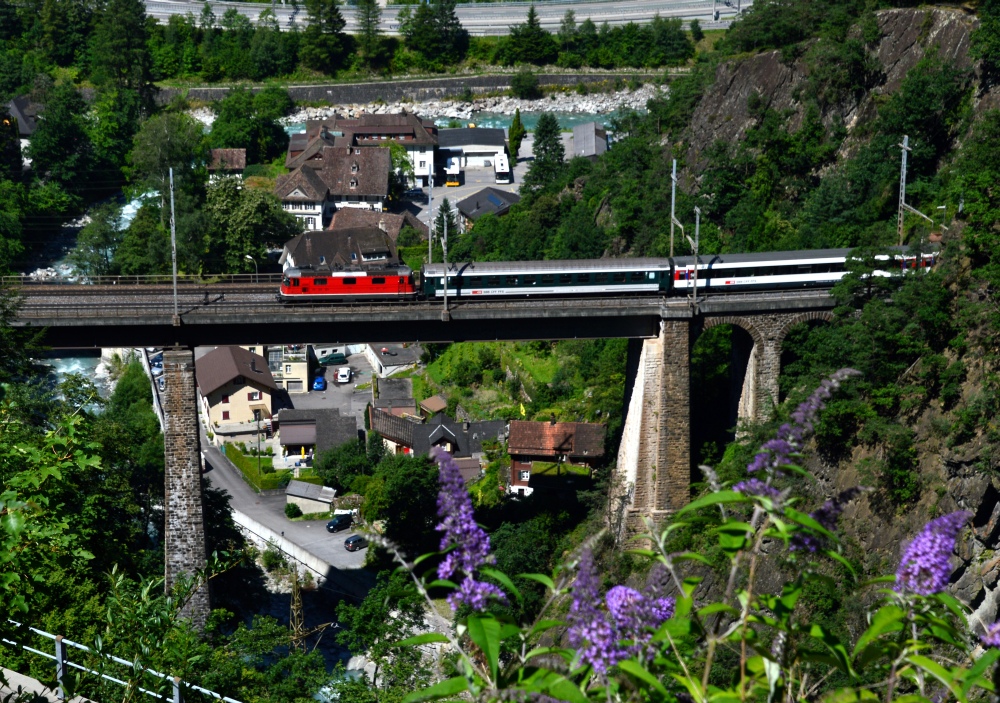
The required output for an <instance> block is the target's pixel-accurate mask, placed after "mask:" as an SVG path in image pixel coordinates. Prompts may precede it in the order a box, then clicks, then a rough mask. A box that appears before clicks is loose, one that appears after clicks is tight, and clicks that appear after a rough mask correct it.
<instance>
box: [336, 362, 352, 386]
mask: <svg viewBox="0 0 1000 703" xmlns="http://www.w3.org/2000/svg"><path fill="white" fill-rule="evenodd" d="M350 382H351V367H350V366H341V367H340V368H339V369H337V383H350Z"/></svg>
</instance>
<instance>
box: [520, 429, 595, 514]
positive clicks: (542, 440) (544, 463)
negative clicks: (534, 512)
mask: <svg viewBox="0 0 1000 703" xmlns="http://www.w3.org/2000/svg"><path fill="white" fill-rule="evenodd" d="M507 453H508V454H510V460H511V467H510V485H509V487H508V490H509V492H511V493H513V494H516V495H523V496H528V495H531V493H532V491H533V490H534V489H533V487H532V486H531V476H532V473H533V472H535V471H539V470H547V469H549V468H550V465H552V464H556V465H570V466H574V467H583V468H585V469H586V470H587V472H589V470H590V469H592V468H593V467H594V466H596V465H597V463H598V462H600V460H601V459H602V458H603V457H604V425H600V424H596V423H590V422H556V421H555V420H552V421H550V422H527V421H524V420H512V421H511V423H510V433H509V436H508V438H507Z"/></svg>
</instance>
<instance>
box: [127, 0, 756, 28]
mask: <svg viewBox="0 0 1000 703" xmlns="http://www.w3.org/2000/svg"><path fill="white" fill-rule="evenodd" d="M751 3H752V0H728V1H727V0H587V1H586V2H541V3H539V4H537V5H536V6H535V10H536V11H537V12H538V17H539V20H540V21H541V24H542V26H543V27H544V28H545V29H547V30H549V31H550V32H555V31H556V30H558V29H559V23H560V22H561V21H562V18H563V16H564V15H565V14H566V10H570V9H571V10H573V12H574V13H575V14H576V21H577V22H578V23H579V22H582V21H583V20H585V19H587V18H588V17H589V18H590V19H591V20H592V21H593V22H595V23H596V24H598V25H600V24H602V23H604V22H607V23H608V24H610V25H621V24H628V23H629V22H636V23H640V24H641V23H647V22H649V21H651V20H652V19H653V17H654V16H655V15H657V14H659V15H660V17H664V18H671V17H679V18H681V19H683V20H693V19H697V20H699V21H700V22H701V26H702V28H703V29H724V28H725V27H728V26H729V23H730V22H731V21H732V20H733V18H735V17H736V14H737V10H740V9H742V10H745V9H746V8H747V7H749V6H750V4H751ZM206 4H211V6H212V10H213V12H214V13H215V16H216V17H217V18H221V17H222V15H223V14H224V13H225V12H226V10H228V9H229V8H236V10H237V11H239V12H240V13H242V14H244V15H246V16H247V17H249V18H250V20H251V21H253V22H256V21H257V19H258V17H259V15H260V13H261V12H263V11H264V10H266V9H269V8H273V9H274V13H275V15H276V16H277V19H278V24H279V25H280V27H281V28H282V29H283V30H287V29H289V28H290V27H291V26H292V25H293V23H294V24H295V25H296V26H298V27H300V28H301V27H304V26H305V25H306V22H307V17H306V12H305V7H304V2H299V3H298V6H297V7H295V6H293V5H292V3H291V2H290V0H275V2H274V4H273V5H272V4H269V3H249V2H212V3H205V2H202V1H201V0H146V14H148V15H149V16H150V17H155V18H156V20H157V21H158V22H161V23H162V22H166V21H167V19H168V18H169V17H170V15H178V14H180V15H184V14H187V13H191V14H192V15H194V16H195V17H198V16H200V14H201V11H202V8H203V7H204V6H205V5H206ZM529 6H530V3H527V2H509V3H464V4H460V5H458V6H457V14H458V18H459V20H460V21H461V22H462V26H463V27H465V28H466V29H467V30H468V31H469V33H470V34H475V35H502V34H507V33H508V31H509V28H510V26H511V25H515V24H520V23H522V22H524V20H525V18H526V17H527V15H528V8H529ZM399 9H400V6H399V5H389V6H388V7H385V8H383V10H382V23H381V28H382V31H383V32H384V33H386V34H397V33H398V31H399V20H398V19H397V13H398V11H399ZM713 9H714V10H718V12H719V21H714V20H713ZM341 12H342V13H343V15H344V19H345V20H347V31H348V32H350V33H353V32H354V31H355V30H356V29H357V20H356V18H355V14H354V8H353V7H350V6H344V7H341Z"/></svg>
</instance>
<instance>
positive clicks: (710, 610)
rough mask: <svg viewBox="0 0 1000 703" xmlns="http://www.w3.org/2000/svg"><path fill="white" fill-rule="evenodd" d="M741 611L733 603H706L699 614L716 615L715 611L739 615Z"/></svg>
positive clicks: (703, 615)
mask: <svg viewBox="0 0 1000 703" xmlns="http://www.w3.org/2000/svg"><path fill="white" fill-rule="evenodd" d="M739 612H740V611H739V610H737V609H736V608H734V607H733V606H731V605H726V604H725V603H712V604H710V605H706V606H705V607H704V608H700V609H699V610H698V615H699V616H701V617H706V616H708V615H714V614H715V613H732V614H733V615H737V614H739Z"/></svg>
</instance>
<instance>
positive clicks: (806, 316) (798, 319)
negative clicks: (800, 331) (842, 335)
mask: <svg viewBox="0 0 1000 703" xmlns="http://www.w3.org/2000/svg"><path fill="white" fill-rule="evenodd" d="M816 320H821V321H823V322H833V313H832V312H830V311H829V310H813V311H811V312H802V313H799V314H798V315H793V316H791V317H789V318H787V319H786V320H784V324H782V326H781V329H780V330H779V331H778V336H777V338H776V339H775V342H776V343H777V345H778V349H779V351H780V350H781V345H782V344H784V343H785V337H786V336H787V335H788V332H789V330H791V329H792V328H793V327H795V325H801V324H802V323H803V322H814V321H816Z"/></svg>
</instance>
